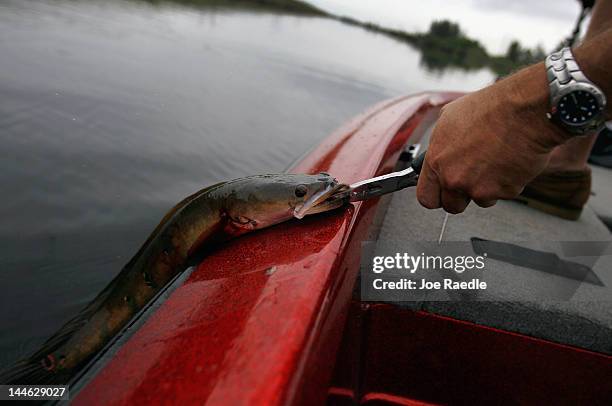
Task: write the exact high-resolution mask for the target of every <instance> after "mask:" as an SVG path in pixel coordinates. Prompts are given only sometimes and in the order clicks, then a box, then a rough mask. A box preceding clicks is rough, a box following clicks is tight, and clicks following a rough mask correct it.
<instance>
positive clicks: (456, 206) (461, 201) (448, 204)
mask: <svg viewBox="0 0 612 406" xmlns="http://www.w3.org/2000/svg"><path fill="white" fill-rule="evenodd" d="M441 197H442V207H444V210H445V211H447V212H448V213H451V214H458V213H462V212H463V211H464V210H465V208H466V207H467V206H468V204H470V198H469V197H467V195H465V194H464V193H462V192H458V191H454V190H448V189H443V190H442V194H441Z"/></svg>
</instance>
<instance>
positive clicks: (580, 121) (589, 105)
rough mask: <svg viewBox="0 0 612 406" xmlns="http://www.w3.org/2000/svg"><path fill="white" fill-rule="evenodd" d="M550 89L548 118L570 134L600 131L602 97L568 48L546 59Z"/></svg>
mask: <svg viewBox="0 0 612 406" xmlns="http://www.w3.org/2000/svg"><path fill="white" fill-rule="evenodd" d="M545 65H546V75H547V78H548V86H549V87H550V113H548V118H549V119H551V120H552V121H553V122H555V123H556V124H557V125H559V126H561V127H562V128H563V129H565V130H566V131H568V132H570V133H571V134H574V135H585V134H589V133H593V132H597V131H599V130H601V129H602V128H603V127H604V125H605V114H604V110H605V108H606V96H605V95H604V93H603V92H602V91H601V89H600V88H599V87H597V86H596V85H595V84H594V83H593V82H591V81H590V80H589V79H588V78H587V77H586V76H585V75H584V73H582V71H581V70H580V68H579V67H578V64H577V63H576V60H575V59H574V55H573V54H572V51H571V50H570V49H569V48H563V49H562V50H560V51H558V52H554V53H552V54H550V55H549V56H548V57H547V58H546V62H545Z"/></svg>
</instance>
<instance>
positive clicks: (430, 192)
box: [416, 157, 441, 209]
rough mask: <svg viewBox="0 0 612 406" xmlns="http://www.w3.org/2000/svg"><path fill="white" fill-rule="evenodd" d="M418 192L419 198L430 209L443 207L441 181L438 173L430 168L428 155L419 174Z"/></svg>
mask: <svg viewBox="0 0 612 406" xmlns="http://www.w3.org/2000/svg"><path fill="white" fill-rule="evenodd" d="M416 194H417V200H418V201H419V203H421V205H422V206H423V207H426V208H428V209H437V208H439V207H441V201H440V181H439V180H438V176H437V175H436V173H435V172H434V171H432V170H431V169H430V168H429V165H428V164H427V157H425V162H423V168H422V169H421V174H420V175H419V182H418V183H417V190H416Z"/></svg>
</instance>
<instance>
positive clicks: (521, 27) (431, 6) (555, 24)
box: [308, 0, 586, 53]
mask: <svg viewBox="0 0 612 406" xmlns="http://www.w3.org/2000/svg"><path fill="white" fill-rule="evenodd" d="M308 2H309V3H311V4H313V5H315V6H317V7H319V8H321V9H323V10H326V11H329V12H332V13H334V14H339V15H345V16H349V17H353V18H356V19H358V20H362V21H368V22H374V23H377V24H379V25H382V26H385V27H389V28H399V29H403V30H405V31H427V29H428V28H429V24H430V23H431V22H432V21H433V20H441V19H448V20H451V21H455V22H458V23H459V25H460V26H461V28H462V29H463V31H464V32H465V33H467V34H468V35H469V36H470V37H473V38H475V39H478V40H479V41H480V42H481V43H482V44H483V45H484V46H485V47H486V48H487V50H488V51H489V52H492V53H503V52H505V50H506V49H507V47H508V45H509V43H510V42H511V41H512V40H513V39H518V40H519V41H520V42H521V44H523V45H525V46H529V47H535V46H536V45H542V46H543V47H544V49H545V50H546V51H549V50H551V49H552V48H554V47H555V46H556V45H557V44H558V43H559V42H560V41H561V40H562V39H564V38H566V37H567V36H568V35H569V34H570V33H571V32H572V30H573V28H574V24H575V22H576V19H577V18H578V14H579V13H580V3H579V2H578V1H577V0H308ZM584 27H586V24H585V25H584V26H583V29H584Z"/></svg>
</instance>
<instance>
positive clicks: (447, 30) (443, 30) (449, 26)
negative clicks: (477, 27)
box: [429, 20, 462, 38]
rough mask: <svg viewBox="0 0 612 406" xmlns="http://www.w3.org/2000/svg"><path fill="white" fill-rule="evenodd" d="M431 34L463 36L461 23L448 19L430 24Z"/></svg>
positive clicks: (443, 36) (452, 36)
mask: <svg viewBox="0 0 612 406" xmlns="http://www.w3.org/2000/svg"><path fill="white" fill-rule="evenodd" d="M429 34H430V35H433V36H436V37H441V38H459V37H461V36H462V34H461V29H460V28H459V24H455V23H453V22H450V21H448V20H442V21H433V22H432V23H431V25H430V26H429Z"/></svg>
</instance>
